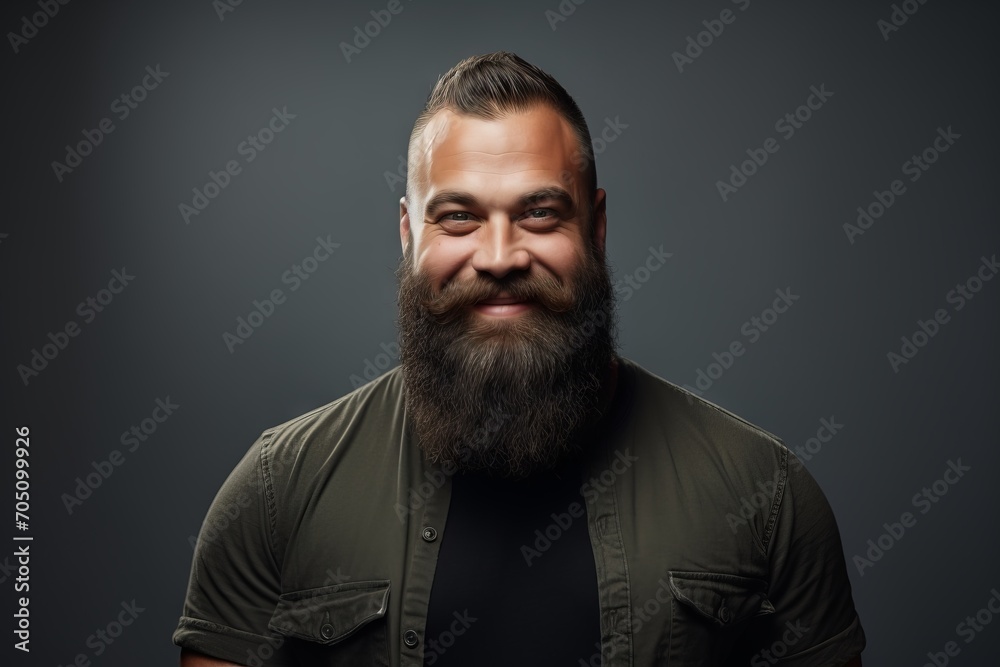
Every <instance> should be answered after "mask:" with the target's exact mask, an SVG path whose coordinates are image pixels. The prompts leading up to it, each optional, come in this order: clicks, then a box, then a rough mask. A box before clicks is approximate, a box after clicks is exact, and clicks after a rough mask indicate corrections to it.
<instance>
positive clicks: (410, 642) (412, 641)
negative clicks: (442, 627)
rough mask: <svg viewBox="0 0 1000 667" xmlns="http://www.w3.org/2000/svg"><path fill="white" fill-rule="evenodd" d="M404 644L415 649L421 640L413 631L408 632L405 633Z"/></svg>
mask: <svg viewBox="0 0 1000 667" xmlns="http://www.w3.org/2000/svg"><path fill="white" fill-rule="evenodd" d="M403 643H404V644H406V645H407V646H409V647H410V648H413V647H414V646H416V645H417V644H419V643H420V638H419V637H417V633H416V632H414V631H413V630H407V631H406V632H404V633H403Z"/></svg>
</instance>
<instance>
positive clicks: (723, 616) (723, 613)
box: [719, 607, 732, 623]
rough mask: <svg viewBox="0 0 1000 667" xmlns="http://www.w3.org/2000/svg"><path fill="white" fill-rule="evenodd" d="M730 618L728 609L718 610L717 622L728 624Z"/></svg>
mask: <svg viewBox="0 0 1000 667" xmlns="http://www.w3.org/2000/svg"><path fill="white" fill-rule="evenodd" d="M731 617H732V614H730V613H729V607H722V608H721V609H719V620H721V621H722V622H723V623H728V622H729V619H730V618H731Z"/></svg>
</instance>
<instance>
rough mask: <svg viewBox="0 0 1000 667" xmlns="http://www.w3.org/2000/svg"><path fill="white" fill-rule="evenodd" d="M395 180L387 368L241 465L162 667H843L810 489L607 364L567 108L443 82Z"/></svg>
mask: <svg viewBox="0 0 1000 667" xmlns="http://www.w3.org/2000/svg"><path fill="white" fill-rule="evenodd" d="M408 174H409V177H410V178H409V181H408V183H407V192H406V195H405V197H403V198H402V200H401V201H400V239H401V242H402V247H403V261H402V263H401V266H400V268H399V272H398V277H399V282H400V289H399V306H400V311H399V325H400V332H401V367H400V368H396V369H393V370H391V371H389V372H388V373H386V374H385V375H383V376H382V377H380V378H378V379H376V380H374V381H373V382H371V383H369V384H367V385H365V386H363V387H361V388H359V389H357V390H355V391H354V392H352V393H350V394H348V395H347V396H344V397H342V398H341V399H339V400H337V401H335V402H333V403H331V404H329V405H327V406H325V407H322V408H319V409H318V410H315V411H313V412H311V413H308V414H306V415H304V416H302V417H299V418H298V419H294V420H292V421H290V422H287V423H285V424H283V425H280V426H277V427H275V428H272V429H268V430H266V431H265V432H264V433H263V434H262V435H261V437H260V438H259V439H258V441H257V442H256V443H254V445H253V447H252V448H251V449H250V450H249V452H248V453H247V454H246V456H245V457H244V458H243V460H242V461H241V462H240V463H239V464H238V465H237V467H236V469H235V470H234V471H233V473H232V474H231V475H230V477H229V479H228V480H227V481H226V483H225V484H224V485H223V487H222V489H221V490H220V492H219V494H218V496H217V497H216V499H215V501H214V503H213V505H212V509H211V510H210V511H209V519H208V520H206V524H205V525H206V526H213V527H215V526H218V527H219V528H218V529H217V530H216V529H213V530H211V531H209V530H207V529H205V530H203V533H202V535H201V537H200V538H199V541H198V545H197V549H196V552H195V557H194V564H193V567H192V572H191V581H190V585H189V589H188V596H187V599H186V601H185V605H184V611H183V616H182V617H181V619H180V623H179V625H178V628H177V630H176V632H175V633H174V641H175V643H177V644H178V645H180V646H182V647H184V651H183V652H182V658H181V663H182V665H184V666H186V667H195V666H208V665H232V664H238V665H251V666H254V665H323V666H327V665H351V666H359V665H394V666H395V665H400V666H410V667H417V666H420V665H437V666H439V667H440V666H445V667H447V666H450V665H475V666H477V667H478V666H489V665H546V666H551V665H566V666H567V667H570V666H576V665H595V666H596V665H606V666H609V665H622V666H624V665H634V666H636V667H639V666H651V665H670V666H671V667H673V666H677V665H745V664H749V665H752V666H757V665H772V664H780V665H836V666H841V665H860V664H861V661H860V658H859V657H858V656H859V655H860V653H861V651H862V649H863V648H864V646H865V637H864V632H863V630H862V628H861V625H860V622H859V620H858V617H857V614H856V613H855V610H854V604H853V601H852V598H851V592H850V584H849V582H848V578H847V572H846V567H845V563H844V556H843V550H842V547H841V543H840V537H839V534H838V531H837V526H836V522H835V520H834V517H833V514H832V512H831V510H830V507H829V505H828V503H827V501H826V499H825V498H824V496H823V494H822V492H821V491H820V490H819V488H818V487H817V485H816V483H815V482H814V481H813V479H812V477H811V476H810V475H809V474H808V472H807V471H806V470H805V469H804V468H803V467H802V466H801V465H799V464H798V463H797V461H796V460H795V459H794V457H792V456H791V455H790V454H789V452H788V450H787V449H786V448H785V447H784V446H783V445H782V444H781V442H780V441H779V440H777V439H776V438H775V437H774V436H772V435H770V434H768V433H766V432H765V431H762V430H761V429H759V428H756V427H754V426H752V425H750V424H748V423H747V422H745V421H743V420H742V419H740V418H738V417H736V416H734V415H732V414H730V413H728V412H726V411H724V410H722V409H721V408H718V407H716V406H714V405H712V404H710V403H708V402H706V401H704V400H702V399H700V398H697V397H695V396H693V395H691V394H689V393H688V392H686V391H684V390H683V389H681V388H679V387H677V386H675V385H673V384H670V383H668V382H666V381H664V380H661V379H660V378H658V377H656V376H654V375H652V374H650V373H649V372H647V371H645V370H643V369H642V368H640V367H639V366H638V365H636V364H635V363H634V362H632V361H630V360H628V359H625V358H622V357H619V356H618V355H616V353H615V316H614V300H613V290H612V289H611V281H610V278H609V275H608V270H607V267H606V265H605V261H604V256H605V233H606V226H607V214H606V193H605V191H604V190H603V189H598V188H597V187H596V182H597V181H596V168H595V165H594V161H593V156H592V153H591V150H590V135H589V131H588V129H587V125H586V122H585V121H584V119H583V116H582V115H581V113H580V111H579V109H578V107H577V105H576V104H575V103H574V102H573V100H572V98H570V97H569V95H568V94H567V93H566V91H565V90H563V88H562V87H561V86H560V85H559V84H558V83H557V82H556V81H555V80H554V79H552V77H550V76H549V75H547V74H546V73H544V72H542V71H541V70H539V69H538V68H536V67H534V66H532V65H530V64H528V63H526V62H525V61H523V60H522V59H520V58H518V57H517V56H515V55H513V54H509V53H505V52H499V53H493V54H489V55H485V56H477V57H473V58H469V59H467V60H465V61H463V62H461V63H459V64H458V65H456V66H455V67H454V68H453V69H452V70H451V71H449V72H448V73H447V74H445V75H444V76H443V77H442V78H441V80H440V81H439V82H438V84H437V86H436V87H435V89H434V90H433V91H432V93H431V95H430V98H429V99H428V102H427V105H426V107H425V110H424V112H423V113H422V114H421V115H420V117H419V118H418V120H417V122H416V124H415V127H414V130H413V133H412V135H411V138H410V147H409V162H408Z"/></svg>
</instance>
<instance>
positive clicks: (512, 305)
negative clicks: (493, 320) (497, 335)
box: [472, 297, 534, 317]
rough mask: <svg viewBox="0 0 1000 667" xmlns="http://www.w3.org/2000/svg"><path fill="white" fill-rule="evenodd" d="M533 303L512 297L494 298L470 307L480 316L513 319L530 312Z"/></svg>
mask: <svg viewBox="0 0 1000 667" xmlns="http://www.w3.org/2000/svg"><path fill="white" fill-rule="evenodd" d="M533 307H534V303H533V302H531V301H522V300H520V299H516V298H514V297H496V298H493V299H483V300H482V301H479V302H477V303H476V304H475V305H473V306H472V309H473V310H475V311H476V312H477V313H479V314H481V315H488V316H491V317H513V316H515V315H521V314H523V313H526V312H527V311H529V310H531V308H533Z"/></svg>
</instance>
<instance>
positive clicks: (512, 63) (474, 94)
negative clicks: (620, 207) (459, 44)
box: [406, 51, 597, 228]
mask: <svg viewBox="0 0 1000 667" xmlns="http://www.w3.org/2000/svg"><path fill="white" fill-rule="evenodd" d="M539 104H547V105H549V106H550V107H552V108H553V109H555V110H556V111H557V112H558V113H559V115H561V116H562V117H563V118H565V119H566V121H567V122H568V123H569V124H570V127H572V128H573V132H574V134H575V135H576V138H577V143H578V144H579V146H578V148H579V157H576V156H574V160H573V170H572V172H571V173H569V174H566V173H564V174H563V178H564V181H567V182H564V185H569V183H568V182H571V181H570V179H575V178H577V176H578V175H579V176H581V177H582V178H583V179H584V180H583V183H584V191H585V193H586V194H585V196H586V197H587V202H586V205H587V212H588V215H587V223H586V224H587V227H588V228H589V227H590V225H591V224H592V221H593V211H594V197H595V195H596V192H597V165H596V164H595V163H594V152H593V149H592V147H591V138H590V130H589V129H588V128H587V121H586V120H585V119H584V117H583V113H581V112H580V107H579V106H577V104H576V102H575V101H574V100H573V98H572V97H570V95H569V93H567V92H566V89H565V88H563V87H562V85H560V84H559V82H558V81H556V80H555V79H554V78H553V77H552V76H551V75H550V74H548V73H547V72H544V71H543V70H541V69H539V68H538V67H536V66H534V65H532V64H531V63H529V62H527V61H525V60H524V59H522V58H520V57H519V56H517V55H515V54H513V53H510V52H509V51H496V52H494V53H487V54H485V55H478V56H470V57H469V58H466V59H465V60H462V61H461V62H459V63H458V64H457V65H455V66H454V67H452V68H451V69H450V70H448V71H447V72H446V73H445V74H444V75H442V76H441V78H439V79H438V82H437V83H436V84H435V85H434V88H433V89H432V90H431V93H430V95H429V96H428V97H427V102H426V104H424V109H423V111H421V112H420V115H419V116H417V120H416V122H415V123H414V124H413V131H412V132H411V133H410V144H409V148H408V150H407V167H406V173H407V179H406V200H407V202H413V201H414V195H413V186H414V180H415V179H416V178H418V176H417V174H418V173H419V171H418V169H419V166H420V162H421V156H420V155H419V154H418V150H419V147H420V146H421V144H422V141H421V139H422V137H423V132H424V128H425V127H426V126H427V122H428V121H429V120H430V119H431V117H432V116H433V115H434V114H436V113H437V112H438V111H441V110H442V109H450V110H451V111H454V112H455V113H458V114H462V115H467V116H474V117H476V118H483V119H486V120H497V119H500V118H504V117H506V116H508V115H510V114H512V113H520V112H524V111H528V110H529V109H531V108H533V107H535V106H537V105H539Z"/></svg>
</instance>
